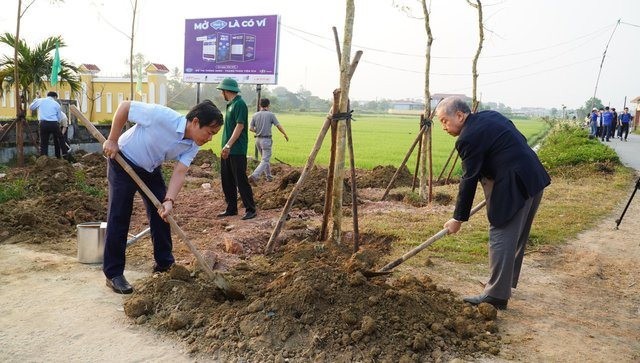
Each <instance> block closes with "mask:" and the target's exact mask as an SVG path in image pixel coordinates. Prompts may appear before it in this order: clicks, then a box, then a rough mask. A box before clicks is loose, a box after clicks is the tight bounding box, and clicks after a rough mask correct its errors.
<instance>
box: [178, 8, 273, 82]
mask: <svg viewBox="0 0 640 363" xmlns="http://www.w3.org/2000/svg"><path fill="white" fill-rule="evenodd" d="M279 29H280V17H279V16H278V15H261V16H240V17H233V18H208V19H186V21H185V32H184V71H183V74H184V76H183V80H184V81H185V82H202V83H219V82H220V81H222V79H224V78H226V77H231V78H233V79H235V80H236V81H238V83H252V84H276V83H277V80H278V36H279Z"/></svg>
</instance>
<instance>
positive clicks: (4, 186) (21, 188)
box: [0, 178, 28, 204]
mask: <svg viewBox="0 0 640 363" xmlns="http://www.w3.org/2000/svg"><path fill="white" fill-rule="evenodd" d="M27 184H28V183H27V180H26V179H25V178H18V179H13V180H11V181H0V204H2V203H4V202H7V201H9V200H20V199H23V198H25V196H26V195H27Z"/></svg>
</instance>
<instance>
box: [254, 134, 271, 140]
mask: <svg viewBox="0 0 640 363" xmlns="http://www.w3.org/2000/svg"><path fill="white" fill-rule="evenodd" d="M256 137H257V138H258V139H270V138H271V135H269V136H257V135H256Z"/></svg>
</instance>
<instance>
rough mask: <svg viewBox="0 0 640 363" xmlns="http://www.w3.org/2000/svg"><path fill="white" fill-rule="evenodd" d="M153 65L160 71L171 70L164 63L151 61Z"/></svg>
mask: <svg viewBox="0 0 640 363" xmlns="http://www.w3.org/2000/svg"><path fill="white" fill-rule="evenodd" d="M151 65H152V66H154V67H155V68H156V69H157V70H158V71H165V72H169V68H167V67H166V66H165V65H164V64H160V63H151Z"/></svg>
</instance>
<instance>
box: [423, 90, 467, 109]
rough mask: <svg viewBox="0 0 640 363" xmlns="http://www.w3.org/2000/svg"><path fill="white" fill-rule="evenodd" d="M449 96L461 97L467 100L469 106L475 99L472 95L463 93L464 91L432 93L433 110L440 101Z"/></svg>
mask: <svg viewBox="0 0 640 363" xmlns="http://www.w3.org/2000/svg"><path fill="white" fill-rule="evenodd" d="M447 97H459V98H462V99H463V100H464V101H465V102H467V103H468V104H469V106H471V101H473V99H472V98H471V97H467V96H466V95H464V94H462V93H434V94H432V95H431V109H432V110H433V109H434V108H436V106H437V105H438V103H439V102H440V101H441V100H442V99H444V98H447Z"/></svg>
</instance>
